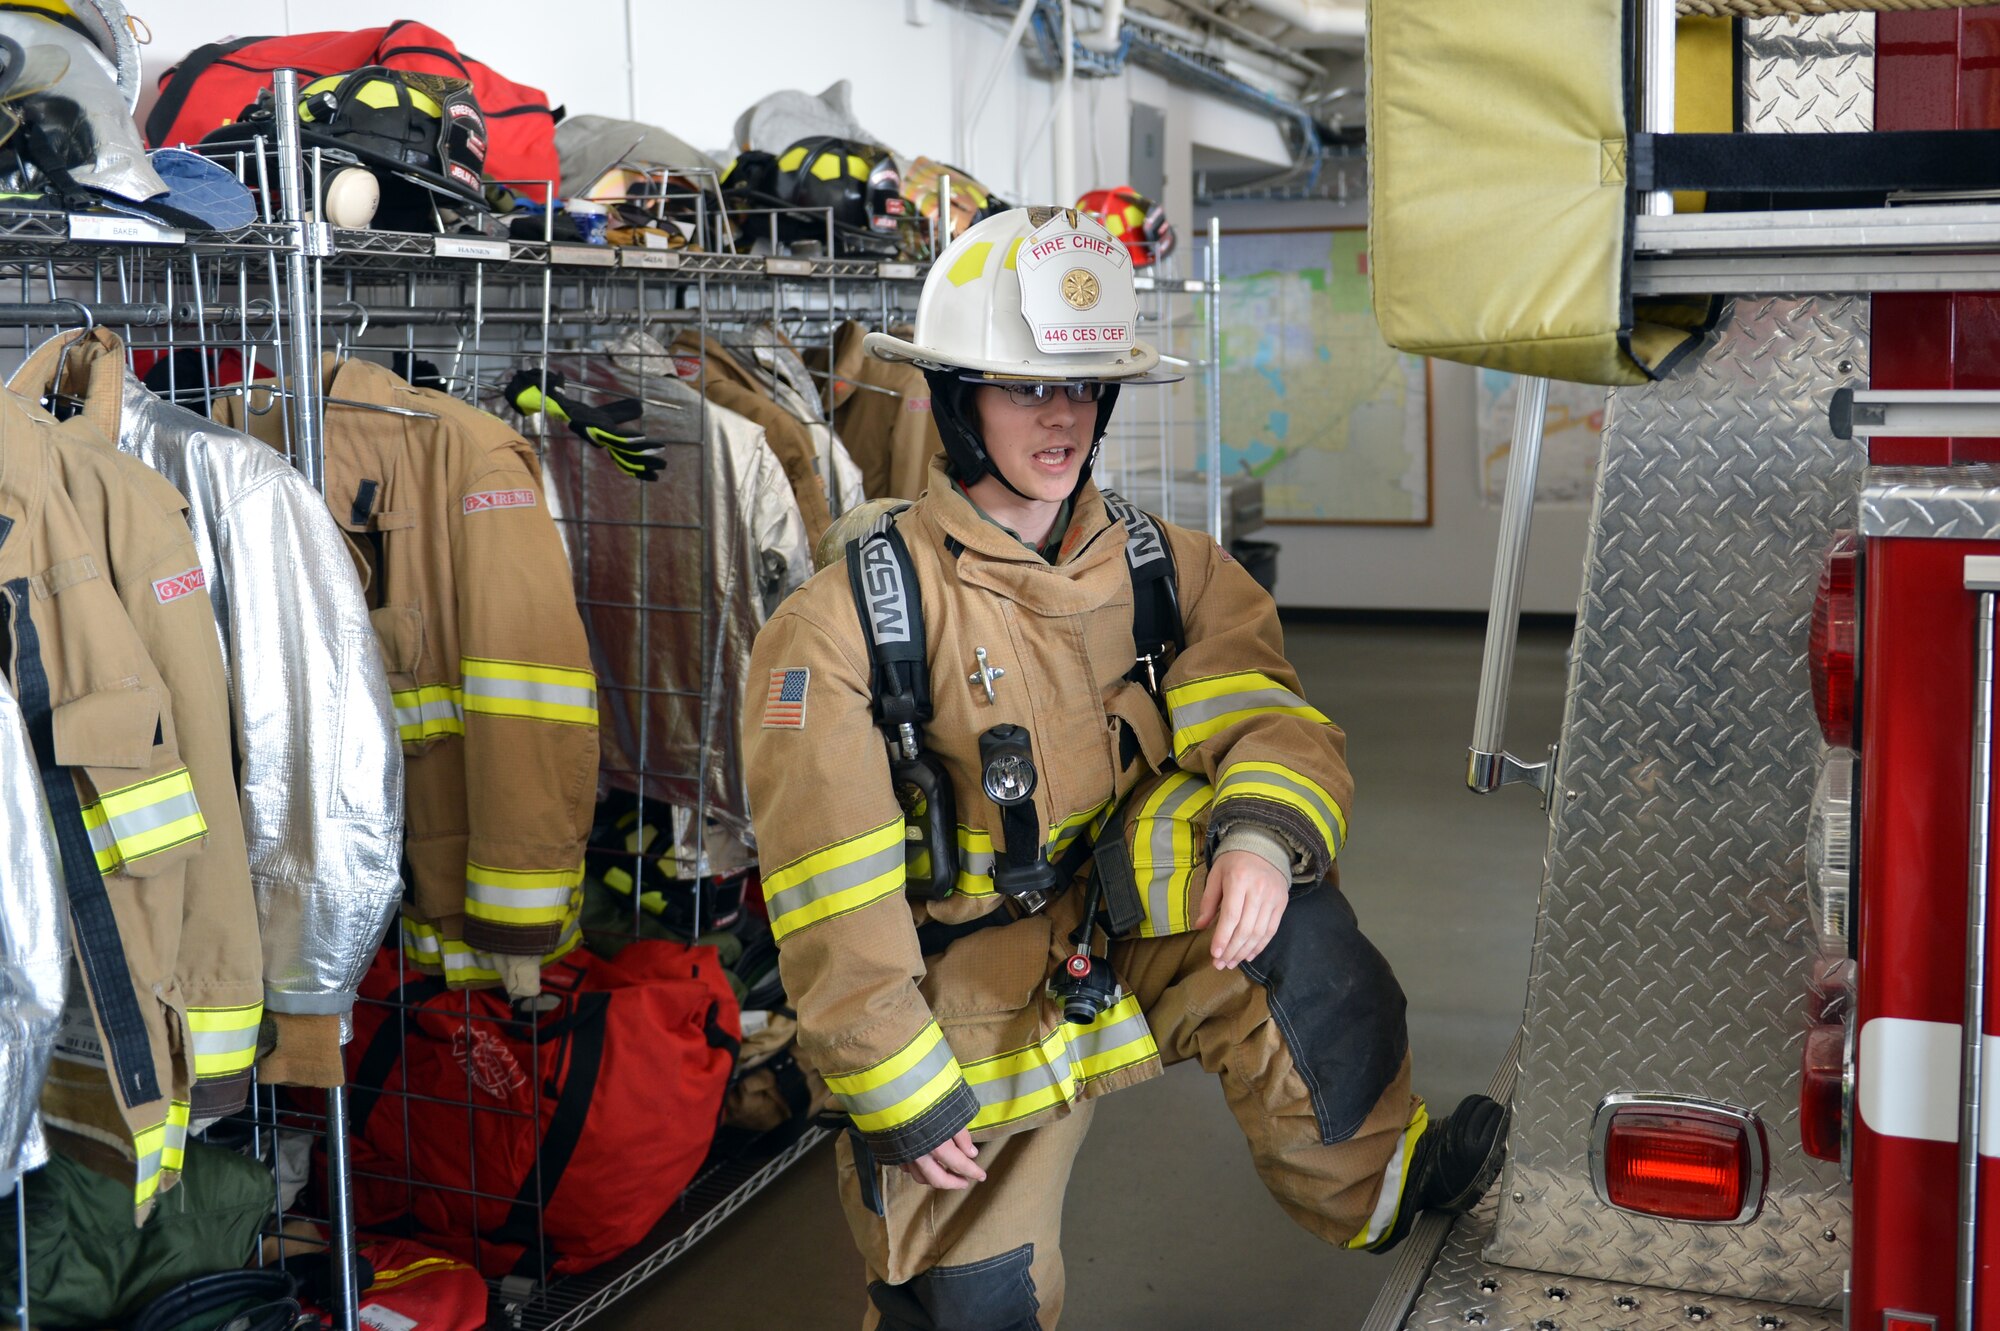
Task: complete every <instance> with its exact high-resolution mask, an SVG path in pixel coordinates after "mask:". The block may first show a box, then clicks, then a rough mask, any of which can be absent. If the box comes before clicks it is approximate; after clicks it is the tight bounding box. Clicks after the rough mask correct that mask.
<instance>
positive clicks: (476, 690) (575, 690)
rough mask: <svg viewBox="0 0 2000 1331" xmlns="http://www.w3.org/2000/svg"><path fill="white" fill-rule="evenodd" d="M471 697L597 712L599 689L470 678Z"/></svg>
mask: <svg viewBox="0 0 2000 1331" xmlns="http://www.w3.org/2000/svg"><path fill="white" fill-rule="evenodd" d="M465 696H466V697H468V698H508V699H512V700H513V701H515V702H539V703H548V704H550V705H552V706H556V707H581V708H583V709H585V710H586V711H593V712H594V711H596V710H597V690H596V689H595V688H585V687H583V686H580V685H574V684H547V683H542V682H540V681H535V680H526V679H495V678H493V677H492V676H490V675H467V676H466V677H465Z"/></svg>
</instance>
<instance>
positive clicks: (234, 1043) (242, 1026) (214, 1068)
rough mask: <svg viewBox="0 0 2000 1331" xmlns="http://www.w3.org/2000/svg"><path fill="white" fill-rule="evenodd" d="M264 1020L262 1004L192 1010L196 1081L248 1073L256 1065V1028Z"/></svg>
mask: <svg viewBox="0 0 2000 1331" xmlns="http://www.w3.org/2000/svg"><path fill="white" fill-rule="evenodd" d="M263 1017H264V1005H263V1004H262V1003H246V1004H243V1005H242V1006H240V1007H207V1008H203V1007H191V1008H189V1009H188V1010H187V1024H188V1032H189V1034H190V1037H191V1041H192V1043H193V1046H194V1075H195V1077H196V1078H197V1079H199V1078H204V1077H228V1076H233V1075H234V1074H236V1073H238V1072H247V1071H249V1069H250V1065H251V1064H253V1063H255V1062H256V1061H257V1027H258V1023H259V1022H261V1021H262V1020H263Z"/></svg>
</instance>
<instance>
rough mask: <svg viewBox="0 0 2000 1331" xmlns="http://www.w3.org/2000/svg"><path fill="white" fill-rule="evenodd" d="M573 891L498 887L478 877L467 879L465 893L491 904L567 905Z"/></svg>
mask: <svg viewBox="0 0 2000 1331" xmlns="http://www.w3.org/2000/svg"><path fill="white" fill-rule="evenodd" d="M571 893H572V889H570V888H567V887H498V886H495V885H494V884H492V883H482V882H480V881H479V880H478V879H477V878H467V879H466V880H465V895H466V896H468V897H471V898H473V899H474V900H477V901H483V902H485V903H486V904H487V905H489V906H522V907H527V906H567V905H569V899H570V896H571Z"/></svg>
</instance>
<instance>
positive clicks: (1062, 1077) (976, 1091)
mask: <svg viewBox="0 0 2000 1331" xmlns="http://www.w3.org/2000/svg"><path fill="white" fill-rule="evenodd" d="M1042 1047H1043V1048H1044V1049H1046V1048H1047V1046H1046V1045H1044V1046H1042ZM977 1075H978V1073H977V1072H976V1071H970V1070H969V1071H968V1072H967V1073H966V1084H967V1085H969V1086H971V1087H972V1094H973V1097H974V1098H975V1099H977V1100H978V1101H979V1106H980V1108H982V1109H992V1108H994V1107H995V1106H998V1105H1004V1104H1011V1103H1012V1102H1014V1101H1016V1100H1020V1099H1023V1098H1025V1097H1027V1096H1030V1095H1033V1094H1034V1093H1035V1092H1036V1091H1045V1090H1047V1089H1048V1088H1049V1087H1051V1086H1061V1085H1063V1084H1064V1083H1066V1082H1069V1081H1072V1080H1073V1075H1072V1074H1071V1072H1070V1069H1069V1044H1068V1042H1067V1041H1065V1040H1061V1039H1058V1040H1057V1041H1056V1054H1055V1057H1054V1058H1051V1059H1049V1060H1048V1061H1047V1062H1046V1063H1043V1062H1037V1063H1036V1064H1035V1065H1034V1066H1032V1067H1027V1068H1023V1069H1021V1070H1020V1071H1019V1072H1016V1073H1015V1074H1013V1075H1012V1076H1011V1077H996V1078H994V1079H993V1080H992V1081H973V1080H972V1078H973V1077H975V1076H977ZM1065 1098H1067V1096H1065Z"/></svg>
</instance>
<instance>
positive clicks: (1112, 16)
mask: <svg viewBox="0 0 2000 1331" xmlns="http://www.w3.org/2000/svg"><path fill="white" fill-rule="evenodd" d="M1124 35H1125V0H1104V21H1103V22H1102V23H1101V24H1099V25H1098V26H1097V28H1096V29H1095V30H1094V31H1091V32H1087V33H1085V34H1084V35H1083V36H1082V37H1079V38H1078V39H1077V40H1078V41H1079V42H1081V43H1082V44H1083V49H1084V50H1086V51H1096V52H1097V53H1099V54H1100V55H1110V54H1111V53H1112V52H1114V51H1116V50H1117V49H1118V43H1119V41H1120V40H1121V39H1122V38H1123V37H1124Z"/></svg>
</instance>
